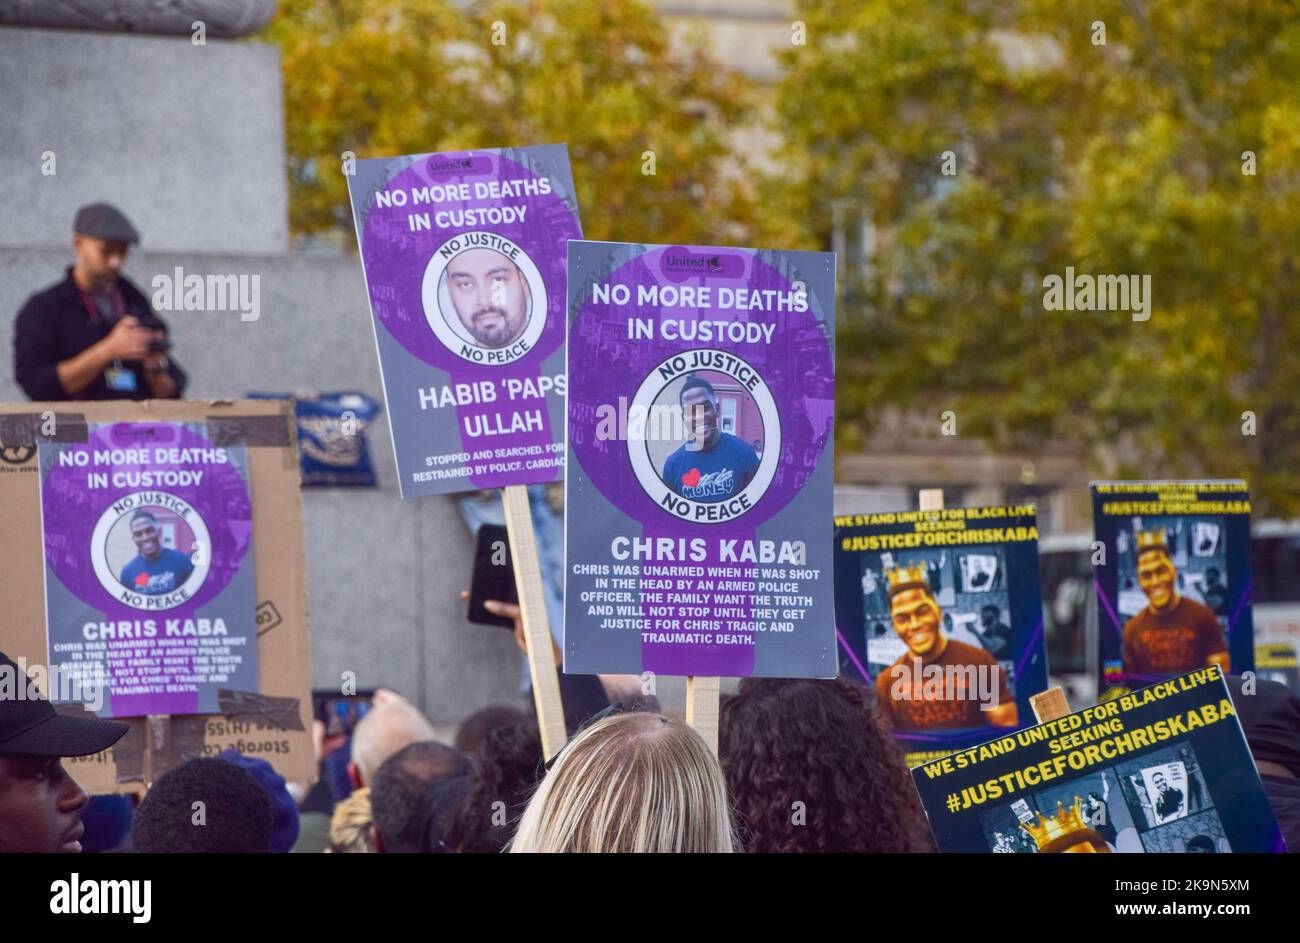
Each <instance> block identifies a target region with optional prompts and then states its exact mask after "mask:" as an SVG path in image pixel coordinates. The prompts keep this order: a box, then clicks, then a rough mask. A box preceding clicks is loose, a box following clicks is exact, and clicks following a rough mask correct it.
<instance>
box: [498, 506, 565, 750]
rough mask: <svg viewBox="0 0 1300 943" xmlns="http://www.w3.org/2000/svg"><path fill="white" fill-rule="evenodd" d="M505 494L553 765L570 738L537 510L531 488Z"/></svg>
mask: <svg viewBox="0 0 1300 943" xmlns="http://www.w3.org/2000/svg"><path fill="white" fill-rule="evenodd" d="M502 491H503V493H502V496H501V499H502V502H503V504H504V505H505V511H506V533H507V534H509V536H510V559H511V562H512V563H513V564H514V568H515V587H516V589H517V590H518V592H519V612H520V616H521V618H522V619H523V623H524V642H525V644H526V645H527V647H528V672H529V674H530V675H532V679H533V703H534V704H535V705H536V706H537V726H538V728H539V729H540V730H541V734H542V753H543V754H544V755H545V757H546V759H548V760H549V759H550V758H551V757H553V756H554V755H555V754H556V753H558V752H559V751H560V748H561V747H562V746H564V741H565V740H566V739H567V733H566V732H565V728H564V706H563V704H562V703H561V701H560V678H559V675H558V674H557V673H556V665H555V650H554V648H553V647H552V645H551V627H550V625H549V622H548V620H547V617H546V597H545V595H544V594H543V591H542V567H541V562H540V561H539V560H538V557H537V536H536V534H535V533H534V532H533V511H532V508H531V507H529V504H528V487H527V485H507V486H506V487H505V488H503V489H502Z"/></svg>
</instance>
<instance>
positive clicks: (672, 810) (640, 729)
mask: <svg viewBox="0 0 1300 943" xmlns="http://www.w3.org/2000/svg"><path fill="white" fill-rule="evenodd" d="M510 850H511V851H512V852H575V851H595V852H731V851H735V850H736V840H735V836H734V833H733V831H732V824H731V811H730V808H729V806H728V804H727V784H726V780H725V779H724V778H723V775H722V767H721V766H719V765H718V760H717V758H716V757H715V756H714V755H713V754H712V753H711V752H710V751H709V748H708V747H707V746H706V745H705V743H704V741H703V740H701V739H700V736H699V734H697V733H696V732H695V731H694V730H692V729H691V728H690V727H687V726H686V725H685V724H681V723H677V722H676V721H671V720H668V719H667V718H665V717H661V716H659V715H658V714H647V713H630V714H615V715H614V716H612V717H606V718H604V719H602V720H599V721H597V722H596V723H594V724H592V725H591V726H590V727H589V728H587V729H586V730H582V731H580V732H579V733H578V734H577V736H575V737H574V738H573V739H572V740H571V741H570V742H569V743H568V745H567V746H565V747H564V749H563V751H562V752H561V753H560V755H559V759H558V760H557V761H556V763H555V766H554V767H552V768H551V770H550V772H548V773H547V774H546V778H545V779H543V780H542V783H541V785H540V786H539V787H538V789H537V792H535V793H534V794H533V797H532V799H531V800H530V801H529V803H528V807H527V808H526V809H524V814H523V816H522V817H521V818H520V820H519V828H518V830H517V831H516V832H515V837H514V841H513V842H512V843H511V846H510Z"/></svg>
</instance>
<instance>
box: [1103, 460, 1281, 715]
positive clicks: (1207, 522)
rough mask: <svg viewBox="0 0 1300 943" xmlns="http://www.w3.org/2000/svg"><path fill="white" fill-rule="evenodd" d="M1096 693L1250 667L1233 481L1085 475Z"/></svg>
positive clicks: (1246, 562)
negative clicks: (1092, 539) (1215, 668)
mask: <svg viewBox="0 0 1300 943" xmlns="http://www.w3.org/2000/svg"><path fill="white" fill-rule="evenodd" d="M1092 507H1093V526H1094V529H1095V533H1096V538H1097V542H1098V543H1099V544H1100V545H1101V547H1099V548H1098V547H1095V546H1094V566H1093V572H1094V573H1095V574H1096V586H1097V598H1098V609H1099V613H1098V632H1097V637H1098V644H1099V646H1100V649H1101V651H1100V658H1099V666H1100V667H1099V671H1100V679H1099V688H1098V691H1099V692H1100V693H1099V698H1101V699H1105V698H1107V697H1114V696H1115V695H1116V694H1123V693H1125V692H1127V691H1130V690H1132V689H1134V688H1138V687H1142V686H1144V685H1147V684H1151V683H1153V682H1155V681H1160V680H1163V679H1165V678H1168V677H1171V676H1174V675H1179V674H1183V673H1185V672H1188V671H1192V670H1194V669H1196V668H1203V667H1205V666H1206V665H1208V664H1217V665H1219V666H1220V667H1221V668H1223V670H1224V671H1225V672H1228V673H1232V674H1240V673H1241V672H1242V671H1246V670H1249V669H1251V668H1253V667H1254V664H1255V661H1254V658H1255V655H1254V637H1253V630H1252V625H1251V607H1250V582H1251V571H1250V497H1249V495H1248V494H1247V491H1246V484H1245V482H1242V481H1169V482H1158V481H1139V482H1094V483H1093V485H1092Z"/></svg>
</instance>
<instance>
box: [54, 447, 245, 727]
mask: <svg viewBox="0 0 1300 943" xmlns="http://www.w3.org/2000/svg"><path fill="white" fill-rule="evenodd" d="M56 428H57V425H56ZM85 434H86V439H85V441H83V442H58V441H54V442H50V441H42V442H40V443H39V445H38V460H39V462H40V469H41V524H42V528H43V534H44V547H45V618H46V625H47V628H48V633H47V635H48V660H47V662H46V664H47V666H48V667H49V669H50V670H51V671H57V672H59V673H61V674H64V675H67V676H68V681H69V683H71V684H75V686H77V687H79V688H83V689H89V690H87V691H86V692H85V693H87V694H89V693H90V690H97V689H98V688H100V687H103V688H104V689H105V694H106V696H104V697H100V696H98V695H97V694H92V695H91V696H92V697H94V699H95V702H96V706H97V707H98V713H99V715H100V716H102V717H140V716H144V715H147V714H215V713H219V711H220V708H219V707H218V704H217V692H218V690H220V689H221V688H229V689H233V690H256V689H257V634H256V630H257V626H256V615H255V610H256V608H257V607H256V603H255V598H254V587H253V561H252V555H251V554H250V553H249V551H250V549H251V547H252V542H253V513H252V507H251V504H250V498H249V489H248V456H247V453H246V451H245V450H244V449H243V448H241V447H239V446H216V445H214V444H213V443H212V440H211V439H210V438H209V437H208V434H207V427H206V426H205V425H204V424H203V423H180V422H118V423H94V422H91V423H87V424H86V426H85Z"/></svg>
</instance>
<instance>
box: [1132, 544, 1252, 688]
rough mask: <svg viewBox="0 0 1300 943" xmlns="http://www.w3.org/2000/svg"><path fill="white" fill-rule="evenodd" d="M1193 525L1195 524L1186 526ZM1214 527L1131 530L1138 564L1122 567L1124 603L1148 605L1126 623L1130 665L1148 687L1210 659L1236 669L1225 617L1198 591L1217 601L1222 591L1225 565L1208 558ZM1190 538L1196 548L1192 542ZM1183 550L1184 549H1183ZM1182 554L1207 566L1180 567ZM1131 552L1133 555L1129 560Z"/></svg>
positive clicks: (1134, 675)
mask: <svg viewBox="0 0 1300 943" xmlns="http://www.w3.org/2000/svg"><path fill="white" fill-rule="evenodd" d="M1188 523H1191V524H1192V525H1193V526H1192V527H1191V528H1188V527H1186V526H1184V525H1186V524H1188ZM1171 524H1172V525H1173V526H1171ZM1196 525H1199V526H1196ZM1213 526H1214V525H1213V522H1208V521H1200V522H1187V521H1174V522H1162V524H1160V525H1154V524H1148V525H1147V526H1141V525H1140V524H1139V525H1138V526H1135V528H1134V530H1133V531H1132V533H1131V537H1130V536H1129V535H1127V534H1125V537H1126V538H1127V539H1128V540H1129V541H1131V543H1130V544H1129V546H1128V547H1127V548H1126V549H1131V559H1132V561H1133V563H1132V567H1133V569H1132V571H1131V573H1124V572H1122V573H1121V581H1122V583H1121V600H1120V602H1121V605H1120V609H1121V612H1123V611H1124V610H1128V611H1130V612H1131V611H1132V610H1133V609H1134V608H1137V605H1140V606H1141V608H1140V609H1138V611H1137V612H1136V614H1134V615H1133V616H1132V617H1131V618H1130V619H1128V621H1126V622H1125V623H1124V631H1123V669H1124V675H1125V677H1126V679H1127V680H1128V682H1129V683H1130V684H1134V685H1143V684H1147V683H1150V682H1153V681H1156V680H1160V679H1162V678H1165V677H1168V676H1170V675H1177V674H1183V673H1185V672H1188V671H1193V670H1195V669H1197V668H1204V667H1206V666H1208V665H1218V666H1219V667H1220V668H1222V669H1223V671H1224V673H1225V674H1226V673H1227V672H1228V671H1229V670H1230V668H1231V665H1230V664H1229V656H1228V646H1227V644H1226V643H1225V641H1224V634H1223V626H1222V625H1221V624H1220V622H1219V617H1218V616H1217V615H1216V614H1215V612H1214V610H1213V609H1212V608H1211V607H1210V606H1209V605H1207V603H1206V602H1200V601H1197V600H1196V599H1195V598H1193V597H1192V595H1191V594H1190V593H1191V592H1195V593H1196V594H1197V595H1200V596H1201V598H1202V599H1205V600H1210V601H1213V600H1214V599H1215V598H1216V596H1215V593H1216V592H1217V591H1220V588H1221V582H1220V579H1221V578H1220V576H1219V573H1220V571H1221V569H1222V568H1221V567H1215V566H1212V565H1210V564H1211V563H1212V562H1213V560H1212V559H1208V558H1211V556H1212V553H1211V551H1212V550H1213V545H1214V542H1215V540H1216V539H1217V531H1215V530H1213V529H1211V528H1213ZM1189 539H1190V542H1191V547H1190V549H1188V548H1186V543H1187V541H1188V540H1189ZM1176 548H1182V553H1179V552H1178V549H1176ZM1180 557H1182V558H1188V559H1190V560H1191V561H1192V562H1193V563H1198V564H1200V565H1199V566H1197V567H1194V568H1193V569H1194V570H1195V573H1193V574H1190V575H1192V576H1194V577H1195V578H1189V574H1188V573H1184V572H1180V568H1179V566H1178V564H1177V563H1176V562H1175V560H1176V559H1177V558H1180ZM1129 558H1130V557H1129V555H1128V554H1125V562H1127V559H1129ZM1125 569H1127V567H1126V568H1125ZM1134 586H1136V589H1137V590H1138V591H1139V592H1140V593H1141V597H1140V598H1139V597H1138V596H1137V594H1136V593H1135V592H1134ZM1125 590H1127V597H1125Z"/></svg>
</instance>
